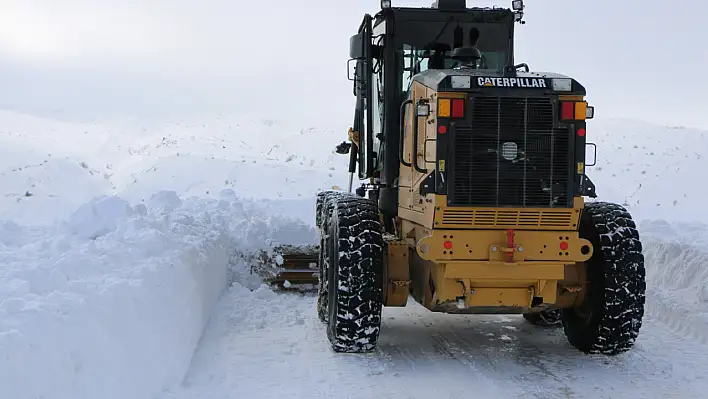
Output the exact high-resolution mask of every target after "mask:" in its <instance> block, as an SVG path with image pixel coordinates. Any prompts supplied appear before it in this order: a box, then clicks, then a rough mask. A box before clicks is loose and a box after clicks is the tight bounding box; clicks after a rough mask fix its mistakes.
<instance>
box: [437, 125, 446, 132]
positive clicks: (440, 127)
mask: <svg viewBox="0 0 708 399" xmlns="http://www.w3.org/2000/svg"><path fill="white" fill-rule="evenodd" d="M438 133H440V134H445V133H447V126H438Z"/></svg>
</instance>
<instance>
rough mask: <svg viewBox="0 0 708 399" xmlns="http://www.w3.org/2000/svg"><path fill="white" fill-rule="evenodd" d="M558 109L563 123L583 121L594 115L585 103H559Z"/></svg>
mask: <svg viewBox="0 0 708 399" xmlns="http://www.w3.org/2000/svg"><path fill="white" fill-rule="evenodd" d="M560 108H561V120H563V121H584V120H586V119H592V116H593V115H594V112H593V111H594V109H593V108H592V107H588V103H587V102H585V101H561V103H560Z"/></svg>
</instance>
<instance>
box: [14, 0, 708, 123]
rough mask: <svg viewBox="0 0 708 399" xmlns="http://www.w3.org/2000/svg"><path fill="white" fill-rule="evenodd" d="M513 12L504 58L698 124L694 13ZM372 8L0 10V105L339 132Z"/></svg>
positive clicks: (369, 1) (598, 8)
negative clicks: (517, 19)
mask: <svg viewBox="0 0 708 399" xmlns="http://www.w3.org/2000/svg"><path fill="white" fill-rule="evenodd" d="M393 1H394V3H395V4H399V5H416V6H417V5H424V6H428V5H430V3H432V0H431V1H415V0H411V1H406V2H397V1H396V0H393ZM510 2H511V1H508V2H507V1H505V0H504V1H499V2H496V3H495V2H490V1H476V2H474V4H480V5H487V4H498V5H503V6H508V4H507V3H510ZM472 3H473V0H468V5H472ZM526 4H527V12H526V20H527V24H526V25H524V26H519V25H517V60H518V61H520V62H527V63H528V64H529V65H530V66H531V68H532V70H537V71H555V72H560V73H565V74H568V75H571V76H573V77H575V78H577V79H578V80H579V81H581V82H582V83H583V84H584V85H585V86H586V87H587V89H588V99H589V100H590V101H591V103H593V104H594V105H595V106H596V113H597V114H598V116H612V117H629V118H636V119H642V120H647V121H653V122H659V123H666V124H684V125H689V126H699V127H704V128H708V121H706V119H705V118H704V117H703V114H704V113H705V112H704V109H703V108H704V107H705V106H706V105H705V104H708V101H706V99H705V98H706V97H704V96H702V95H701V94H702V93H704V92H706V93H708V78H706V77H705V73H704V69H705V66H706V65H708V55H707V54H708V52H707V51H705V50H704V49H703V46H704V44H703V43H705V42H706V41H707V39H708V33H707V28H705V27H704V26H703V20H702V19H703V18H705V16H706V15H708V6H707V5H706V3H704V2H701V1H696V0H692V1H688V0H675V1H659V0H648V1H639V0H621V1H610V0H595V1H579V0H573V1H567V0H566V1H562V0H535V1H534V0H527V1H526ZM378 6H379V1H378V0H361V1H341V0H330V1H326V0H311V1H307V2H294V1H286V0H274V1H265V0H254V1H252V2H246V1H227V0H171V1H167V0H152V1H149V0H122V1H114V0H112V1H107V0H83V1H82V0H62V1H58V0H0V10H1V12H0V107H2V108H12V109H18V110H25V111H37V110H42V111H62V112H70V113H74V114H76V113H80V114H83V115H86V116H88V115H94V114H96V115H98V114H106V113H109V114H116V113H117V114H125V115H131V114H135V113H139V112H140V113H143V114H162V115H171V114H172V115H177V114H181V113H184V112H190V111H193V112H206V111H222V112H251V111H254V112H258V113H259V114H273V115H274V117H275V116H277V115H278V114H279V113H281V112H282V113H283V115H285V116H287V117H290V116H293V115H298V116H300V117H306V118H312V119H313V120H315V119H316V118H324V119H325V120H326V121H327V122H331V121H337V120H344V122H343V123H350V122H349V120H350V119H351V118H352V110H351V107H352V101H353V97H352V94H351V84H350V82H349V81H348V80H347V79H346V62H347V58H348V46H349V36H350V35H351V34H353V33H355V31H356V28H357V27H358V25H359V22H360V21H361V18H362V16H363V13H364V12H367V11H368V12H371V13H373V12H375V11H376V10H377V9H378ZM313 124H316V122H313Z"/></svg>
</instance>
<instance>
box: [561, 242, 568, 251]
mask: <svg viewBox="0 0 708 399" xmlns="http://www.w3.org/2000/svg"><path fill="white" fill-rule="evenodd" d="M561 250H562V251H567V250H568V243H567V242H565V241H563V242H562V243H561Z"/></svg>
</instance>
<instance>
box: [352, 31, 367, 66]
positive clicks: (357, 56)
mask: <svg viewBox="0 0 708 399" xmlns="http://www.w3.org/2000/svg"><path fill="white" fill-rule="evenodd" d="M349 58H351V59H353V60H362V59H364V33H363V32H359V33H357V34H356V35H354V36H352V37H350V38H349Z"/></svg>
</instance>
